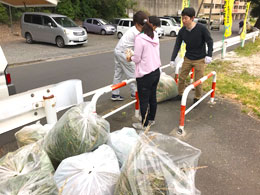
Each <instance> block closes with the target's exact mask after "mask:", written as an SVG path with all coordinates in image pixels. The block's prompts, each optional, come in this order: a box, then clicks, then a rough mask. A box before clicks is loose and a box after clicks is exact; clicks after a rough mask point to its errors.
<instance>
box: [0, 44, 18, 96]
mask: <svg viewBox="0 0 260 195" xmlns="http://www.w3.org/2000/svg"><path fill="white" fill-rule="evenodd" d="M7 65H8V64H7V60H6V58H5V55H4V52H3V50H2V48H1V46H0V99H3V98H6V97H8V96H9V95H13V94H15V93H16V90H15V86H14V84H12V82H11V76H10V74H9V73H8V72H7V71H6V68H7Z"/></svg>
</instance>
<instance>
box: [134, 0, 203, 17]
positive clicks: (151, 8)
mask: <svg viewBox="0 0 260 195" xmlns="http://www.w3.org/2000/svg"><path fill="white" fill-rule="evenodd" d="M198 3H199V2H198V0H190V6H191V7H194V8H195V10H196V11H197V10H198ZM181 8H182V0H138V1H137V6H136V9H137V10H139V9H141V10H144V11H146V12H148V13H149V14H150V15H156V16H164V15H174V16H177V15H180V14H181Z"/></svg>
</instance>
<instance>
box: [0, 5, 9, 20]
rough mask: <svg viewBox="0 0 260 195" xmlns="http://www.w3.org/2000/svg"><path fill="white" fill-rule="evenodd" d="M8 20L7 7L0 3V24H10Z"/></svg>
mask: <svg viewBox="0 0 260 195" xmlns="http://www.w3.org/2000/svg"><path fill="white" fill-rule="evenodd" d="M8 18H9V17H8V14H7V10H6V7H5V6H3V5H2V4H1V3H0V23H8Z"/></svg>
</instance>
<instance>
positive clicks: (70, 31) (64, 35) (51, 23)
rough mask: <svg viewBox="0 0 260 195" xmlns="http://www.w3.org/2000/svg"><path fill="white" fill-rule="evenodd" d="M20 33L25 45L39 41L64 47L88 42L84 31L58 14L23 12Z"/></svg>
mask: <svg viewBox="0 0 260 195" xmlns="http://www.w3.org/2000/svg"><path fill="white" fill-rule="evenodd" d="M21 33H22V36H23V37H24V38H25V39H26V42H27V43H32V42H33V41H40V42H46V43H54V44H56V45H57V46H58V47H64V46H65V45H83V44H84V43H87V42H88V36H87V32H86V30H85V29H83V28H81V27H79V26H77V25H76V24H75V23H74V22H73V21H72V20H71V19H69V18H68V17H67V16H63V15H58V14H49V13H41V12H25V13H24V14H23V15H22V18H21Z"/></svg>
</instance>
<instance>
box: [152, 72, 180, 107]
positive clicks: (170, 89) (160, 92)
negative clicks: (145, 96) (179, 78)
mask: <svg viewBox="0 0 260 195" xmlns="http://www.w3.org/2000/svg"><path fill="white" fill-rule="evenodd" d="M177 95H178V87H177V84H176V82H175V80H174V79H173V78H172V77H171V76H170V75H167V74H166V73H164V72H162V73H161V76H160V80H159V83H158V86H157V90H156V98H157V102H162V101H165V100H169V99H171V98H174V97H175V96H177Z"/></svg>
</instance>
